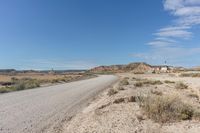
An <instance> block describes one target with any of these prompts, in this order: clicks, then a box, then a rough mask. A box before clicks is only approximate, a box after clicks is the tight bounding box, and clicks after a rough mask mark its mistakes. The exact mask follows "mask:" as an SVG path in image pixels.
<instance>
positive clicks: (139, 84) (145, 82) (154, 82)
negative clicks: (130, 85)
mask: <svg viewBox="0 0 200 133" xmlns="http://www.w3.org/2000/svg"><path fill="white" fill-rule="evenodd" d="M161 84H163V83H162V82H161V81H160V80H148V79H144V80H141V81H138V82H136V83H135V84H134V85H135V87H142V86H143V85H161Z"/></svg>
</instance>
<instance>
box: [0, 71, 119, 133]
mask: <svg viewBox="0 0 200 133" xmlns="http://www.w3.org/2000/svg"><path fill="white" fill-rule="evenodd" d="M116 80H117V77H115V76H111V75H107V76H106V75H105V76H99V77H97V78H92V79H88V80H82V81H77V82H72V83H66V84H62V85H56V86H50V87H43V88H38V89H32V90H25V91H19V92H12V93H8V94H0V133H41V132H51V133H55V132H61V131H62V129H63V128H62V126H63V123H65V122H66V121H68V120H70V119H71V117H72V116H73V115H75V114H76V113H78V112H80V111H81V110H82V109H83V108H84V107H85V106H87V105H88V103H89V101H91V100H92V98H93V97H94V96H95V95H96V94H97V93H99V92H100V91H102V90H103V89H105V88H106V87H108V86H109V85H110V84H112V83H113V82H115V81H116Z"/></svg>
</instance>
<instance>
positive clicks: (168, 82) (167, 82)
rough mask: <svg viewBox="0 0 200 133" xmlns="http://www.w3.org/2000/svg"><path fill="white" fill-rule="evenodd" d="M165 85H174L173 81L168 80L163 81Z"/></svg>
mask: <svg viewBox="0 0 200 133" xmlns="http://www.w3.org/2000/svg"><path fill="white" fill-rule="evenodd" d="M164 82H165V83H166V84H174V83H175V82H174V81H170V80H165V81H164Z"/></svg>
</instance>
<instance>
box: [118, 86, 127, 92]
mask: <svg viewBox="0 0 200 133" xmlns="http://www.w3.org/2000/svg"><path fill="white" fill-rule="evenodd" d="M117 89H118V90H119V91H123V90H125V89H124V87H123V86H119V87H118V88H117Z"/></svg>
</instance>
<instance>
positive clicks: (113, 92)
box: [108, 88, 118, 96]
mask: <svg viewBox="0 0 200 133" xmlns="http://www.w3.org/2000/svg"><path fill="white" fill-rule="evenodd" d="M117 93H118V91H116V90H115V89H113V88H112V89H110V90H109V91H108V96H112V95H115V94H117Z"/></svg>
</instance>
